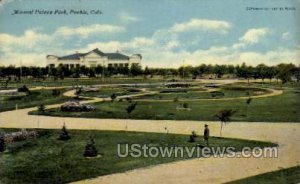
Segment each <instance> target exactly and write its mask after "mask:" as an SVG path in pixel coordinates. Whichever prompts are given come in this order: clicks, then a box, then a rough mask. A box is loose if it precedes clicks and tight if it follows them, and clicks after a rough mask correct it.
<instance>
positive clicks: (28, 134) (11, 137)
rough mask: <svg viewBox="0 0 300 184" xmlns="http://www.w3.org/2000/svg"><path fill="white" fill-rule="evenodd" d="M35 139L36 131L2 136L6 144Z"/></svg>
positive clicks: (22, 131) (24, 131) (23, 131)
mask: <svg viewBox="0 0 300 184" xmlns="http://www.w3.org/2000/svg"><path fill="white" fill-rule="evenodd" d="M36 137H38V133H37V132H36V131H27V130H21V131H18V132H12V133H10V134H6V135H4V141H5V142H6V143H12V142H18V141H24V140H26V139H29V138H36Z"/></svg>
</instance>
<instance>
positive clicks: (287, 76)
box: [277, 64, 296, 84]
mask: <svg viewBox="0 0 300 184" xmlns="http://www.w3.org/2000/svg"><path fill="white" fill-rule="evenodd" d="M278 68H279V73H278V74H277V77H278V78H279V79H280V80H281V83H282V84H285V83H287V82H289V81H291V79H292V74H293V70H295V68H296V67H295V65H293V64H279V65H278Z"/></svg>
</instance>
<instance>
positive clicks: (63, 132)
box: [59, 124, 71, 141]
mask: <svg viewBox="0 0 300 184" xmlns="http://www.w3.org/2000/svg"><path fill="white" fill-rule="evenodd" d="M70 138H71V137H70V136H69V133H68V131H67V128H66V126H65V124H64V125H63V127H62V129H61V132H60V134H59V140H63V141H65V140H69V139H70Z"/></svg>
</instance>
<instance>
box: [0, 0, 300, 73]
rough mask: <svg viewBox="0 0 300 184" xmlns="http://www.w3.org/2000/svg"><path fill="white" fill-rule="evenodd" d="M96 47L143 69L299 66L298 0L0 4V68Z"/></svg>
mask: <svg viewBox="0 0 300 184" xmlns="http://www.w3.org/2000/svg"><path fill="white" fill-rule="evenodd" d="M64 10H65V12H66V14H64V13H62V14H58V12H64ZM16 11H18V12H19V13H17V12H16ZM43 11H44V12H43ZM79 11H81V12H83V13H82V14H80V12H79ZM20 12H22V13H21V14H20ZM30 12H31V14H30ZM45 12H46V13H48V14H43V13H45ZM84 12H87V13H86V14H84ZM49 13H52V14H49ZM78 13H79V14H78ZM95 48H98V49H100V50H101V51H103V52H116V51H119V52H121V53H124V54H126V55H132V54H141V55H142V57H143V59H142V66H143V67H145V66H148V67H179V66H182V65H193V66H196V65H200V64H202V63H205V64H234V65H236V64H242V63H243V62H245V63H246V64H248V65H257V64H260V63H264V64H267V65H277V64H279V63H294V64H296V65H299V60H300V0H243V1H240V0H226V1H224V0H151V1H149V0H126V1H125V0H101V1H97V0H85V1H84V0H51V1H48V0H1V1H0V65H16V66H18V65H20V64H22V65H27V66H33V65H37V66H45V65H46V55H49V54H51V55H58V56H63V55H68V54H72V53H75V52H88V51H91V50H93V49H95Z"/></svg>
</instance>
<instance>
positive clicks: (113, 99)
mask: <svg viewBox="0 0 300 184" xmlns="http://www.w3.org/2000/svg"><path fill="white" fill-rule="evenodd" d="M116 98H117V95H116V93H113V94H111V96H110V99H111V102H114V101H115V99H116Z"/></svg>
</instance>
